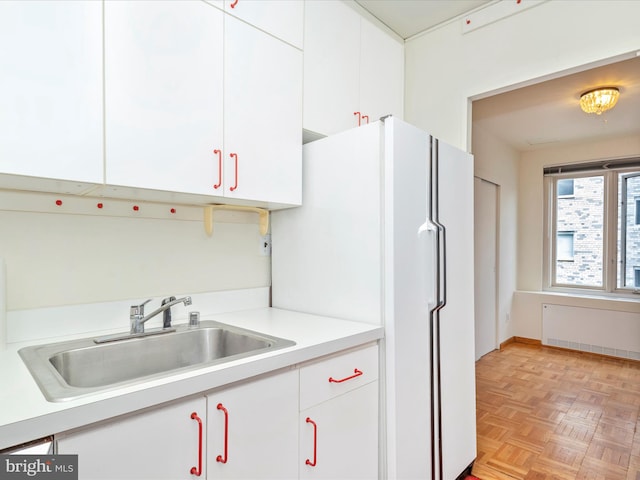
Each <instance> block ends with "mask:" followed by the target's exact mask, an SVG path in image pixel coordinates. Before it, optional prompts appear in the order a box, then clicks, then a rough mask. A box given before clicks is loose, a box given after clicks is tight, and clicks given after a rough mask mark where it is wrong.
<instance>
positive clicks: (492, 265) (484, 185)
mask: <svg viewBox="0 0 640 480" xmlns="http://www.w3.org/2000/svg"><path fill="white" fill-rule="evenodd" d="M474 182H475V201H474V205H475V207H474V209H475V299H476V301H475V319H476V322H475V323H476V325H475V331H476V360H478V359H479V358H480V357H482V356H483V355H486V354H487V353H489V352H490V351H492V350H495V349H496V347H497V344H496V326H497V324H496V320H497V319H496V303H497V269H496V261H497V246H498V240H497V225H498V223H497V222H498V216H497V211H498V186H497V185H495V184H494V183H491V182H487V181H486V180H482V179H481V178H478V177H475V179H474Z"/></svg>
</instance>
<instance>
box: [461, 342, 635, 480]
mask: <svg viewBox="0 0 640 480" xmlns="http://www.w3.org/2000/svg"><path fill="white" fill-rule="evenodd" d="M476 389H477V395H476V400H477V403H476V405H477V429H478V432H477V438H478V457H477V459H476V463H475V466H474V469H473V474H474V475H476V476H477V477H479V478H481V479H482V480H514V479H518V480H640V363H638V362H627V361H624V360H616V359H609V358H605V357H595V356H591V355H585V354H581V353H579V352H569V351H562V350H557V349H551V348H547V347H541V346H534V345H525V344H521V343H512V344H509V345H508V346H506V347H505V348H504V349H503V350H501V351H494V352H491V353H489V354H488V355H485V356H484V357H482V358H481V359H480V360H479V361H478V362H477V363H476Z"/></svg>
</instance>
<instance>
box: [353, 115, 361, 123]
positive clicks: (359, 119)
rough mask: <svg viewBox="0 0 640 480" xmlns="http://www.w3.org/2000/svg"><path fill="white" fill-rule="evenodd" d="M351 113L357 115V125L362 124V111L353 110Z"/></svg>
mask: <svg viewBox="0 0 640 480" xmlns="http://www.w3.org/2000/svg"><path fill="white" fill-rule="evenodd" d="M353 114H354V115H357V116H358V126H360V125H362V113H360V112H353Z"/></svg>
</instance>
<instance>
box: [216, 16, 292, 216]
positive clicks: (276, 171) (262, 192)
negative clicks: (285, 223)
mask: <svg viewBox="0 0 640 480" xmlns="http://www.w3.org/2000/svg"><path fill="white" fill-rule="evenodd" d="M225 21H226V23H225V35H226V39H225V84H224V91H225V109H224V130H225V131H224V155H223V157H224V195H225V196H228V197H233V198H242V199H249V200H268V201H270V202H275V203H286V204H293V205H299V204H300V203H301V200H302V52H301V51H300V50H298V49H296V48H293V47H291V46H290V45H287V44H286V43H283V42H281V41H280V40H278V39H276V38H273V37H271V36H269V35H266V34H264V33H263V32H260V31H259V30H257V29H255V28H253V27H251V26H250V25H247V24H246V23H243V22H241V21H239V20H237V19H235V18H233V17H229V16H227V18H226V20H225ZM234 187H235V188H234Z"/></svg>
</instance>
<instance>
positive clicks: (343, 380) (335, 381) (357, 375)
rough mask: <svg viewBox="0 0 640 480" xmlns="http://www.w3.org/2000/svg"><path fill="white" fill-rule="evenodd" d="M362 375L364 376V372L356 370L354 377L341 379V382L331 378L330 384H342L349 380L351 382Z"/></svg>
mask: <svg viewBox="0 0 640 480" xmlns="http://www.w3.org/2000/svg"><path fill="white" fill-rule="evenodd" d="M360 375H362V372H361V371H360V370H358V369H357V368H356V369H354V370H353V375H351V376H350V377H345V378H341V379H340V380H336V379H335V378H333V377H329V382H330V383H342V382H346V381H347V380H351V379H353V378H356V377H359V376H360Z"/></svg>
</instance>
